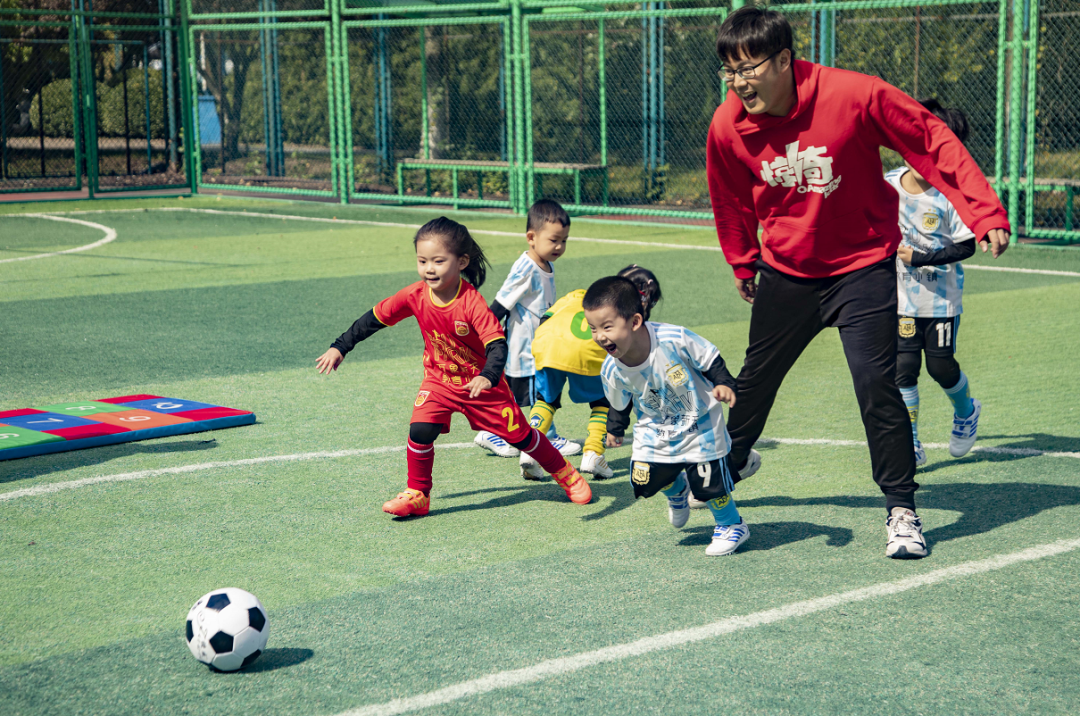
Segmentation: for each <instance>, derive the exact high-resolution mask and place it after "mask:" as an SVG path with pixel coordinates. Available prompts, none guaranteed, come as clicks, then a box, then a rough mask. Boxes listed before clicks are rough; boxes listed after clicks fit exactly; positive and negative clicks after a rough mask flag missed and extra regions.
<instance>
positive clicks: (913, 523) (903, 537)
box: [885, 507, 927, 559]
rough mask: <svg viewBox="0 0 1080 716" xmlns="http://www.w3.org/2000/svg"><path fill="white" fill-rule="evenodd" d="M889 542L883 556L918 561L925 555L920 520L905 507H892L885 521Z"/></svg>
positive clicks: (924, 542) (924, 541) (924, 543)
mask: <svg viewBox="0 0 1080 716" xmlns="http://www.w3.org/2000/svg"><path fill="white" fill-rule="evenodd" d="M885 531H886V532H887V533H888V535H889V541H888V542H887V543H886V545H885V556H886V557H892V558H893V559H918V558H920V557H925V556H926V555H927V551H926V540H924V539H923V536H922V520H920V519H919V516H918V515H916V514H915V513H914V512H912V511H911V510H909V509H907V508H906V507H894V508H893V509H892V514H891V515H889V519H887V520H885Z"/></svg>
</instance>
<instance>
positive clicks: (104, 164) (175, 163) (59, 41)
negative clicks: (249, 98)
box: [0, 0, 190, 196]
mask: <svg viewBox="0 0 1080 716" xmlns="http://www.w3.org/2000/svg"><path fill="white" fill-rule="evenodd" d="M42 4H43V5H46V4H47V3H42ZM25 5H30V6H25ZM25 5H24V6H23V7H19V8H17V9H15V8H8V7H0V194H2V193H28V192H34V193H37V192H43V191H44V192H49V191H72V190H76V191H77V190H82V189H84V188H85V189H86V190H87V191H88V194H89V195H90V196H94V194H95V193H106V192H117V191H130V190H148V189H165V188H176V189H182V188H186V187H188V186H189V180H188V173H187V169H186V165H187V163H188V162H189V161H190V156H189V155H190V152H185V151H184V143H183V137H184V136H187V135H185V118H186V116H187V113H185V112H184V111H183V108H184V107H188V106H190V104H189V103H187V102H185V101H184V97H183V96H182V94H183V87H184V84H185V83H183V82H181V81H180V72H179V68H180V57H181V55H182V53H183V51H184V48H183V46H182V43H179V42H178V37H177V34H178V33H177V30H178V27H177V24H176V23H177V19H176V15H175V12H174V9H173V7H172V5H171V2H165V1H161V2H159V1H157V0H152V1H151V2H129V3H126V4H123V5H122V6H118V7H111V5H113V4H112V3H100V4H99V5H101V9H100V10H98V11H95V10H92V9H87V8H86V3H77V2H72V3H71V6H70V7H69V8H64V9H60V10H58V9H48V8H46V7H34V6H33V5H32V4H29V3H28V4H25ZM61 7H63V6H61Z"/></svg>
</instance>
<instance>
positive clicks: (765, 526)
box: [679, 522, 855, 552]
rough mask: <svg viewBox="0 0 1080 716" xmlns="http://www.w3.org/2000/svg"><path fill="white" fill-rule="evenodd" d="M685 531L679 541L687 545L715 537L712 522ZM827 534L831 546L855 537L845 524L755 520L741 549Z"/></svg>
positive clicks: (782, 543)
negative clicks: (842, 525)
mask: <svg viewBox="0 0 1080 716" xmlns="http://www.w3.org/2000/svg"><path fill="white" fill-rule="evenodd" d="M683 534H684V535H685V536H684V537H683V538H682V540H680V541H679V544H680V545H685V546H697V545H700V546H705V545H707V544H709V542H711V541H712V534H713V525H702V526H701V527H693V528H691V529H688V530H684V532H683ZM820 535H825V536H826V537H827V539H826V540H825V544H826V545H827V546H829V547H846V546H847V545H848V544H850V543H851V540H853V539H854V538H855V535H854V533H853V532H852V531H851V530H849V529H847V528H846V527H826V526H825V525H815V524H813V523H812V522H754V523H752V524H751V525H750V539H748V540H747V541H746V544H745V545H744V546H742V547H740V548H739V551H740V552H753V551H755V550H767V549H774V548H776V547H781V546H783V545H785V544H792V543H793V542H802V541H803V540H807V539H813V538H814V537H818V536H820Z"/></svg>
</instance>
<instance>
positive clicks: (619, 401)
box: [582, 266, 750, 556]
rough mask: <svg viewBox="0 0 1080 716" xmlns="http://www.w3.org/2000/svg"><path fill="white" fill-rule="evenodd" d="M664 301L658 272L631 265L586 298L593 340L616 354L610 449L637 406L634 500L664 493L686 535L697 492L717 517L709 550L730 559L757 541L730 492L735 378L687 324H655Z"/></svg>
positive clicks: (607, 380) (607, 372)
mask: <svg viewBox="0 0 1080 716" xmlns="http://www.w3.org/2000/svg"><path fill="white" fill-rule="evenodd" d="M660 296H661V293H660V285H659V283H658V282H657V280H656V277H655V276H654V275H653V274H652V272H650V271H648V270H647V269H642V268H640V267H638V266H630V267H627V268H626V269H624V270H623V271H622V272H621V273H620V275H619V276H610V277H607V278H602V279H600V280H599V281H597V282H595V283H594V284H593V285H592V286H590V287H589V290H588V291H587V292H586V293H585V298H584V299H583V301H582V307H583V308H584V310H585V320H586V321H587V322H588V324H589V328H590V330H591V331H592V335H593V340H594V341H596V343H597V344H598V345H599V346H600V347H601V348H603V349H604V350H605V351H607V354H608V355H607V357H606V358H605V359H604V364H603V366H602V367H601V369H600V377H601V380H602V381H603V384H604V393H605V395H606V397H607V399H608V401H609V402H610V403H611V411H610V412H609V413H608V436H607V445H608V447H617V446H619V445H621V444H622V435H623V433H624V431H625V429H626V426H627V425H628V423H629V412H630V409H631V407H633V408H634V409H635V410H636V412H637V423H636V424H635V425H634V449H633V455H632V469H631V475H630V479H631V482H632V483H633V486H634V497H652V496H653V495H655V494H656V493H657V492H663V493H664V495H665V496H666V497H667V498H668V517H669V519H670V521H671V524H672V525H674V526H675V527H676V528H679V527H682V526H683V525H685V524H686V521H687V519H688V517H689V514H690V505H689V497H690V495H691V494H693V495H694V497H695V498H697V499H698V500H701V501H703V502H706V503H707V504H708V506H709V509H710V510H711V511H712V514H713V516H714V517H715V519H716V528H715V530H714V532H713V539H712V542H711V544H709V546H708V547H707V548H706V550H705V553H706V554H708V555H713V556H715V555H725V554H731V553H732V552H734V551H735V550H736V549H738V548H739V546H740V545H741V544H742V543H743V542H745V541H746V539H747V538H748V537H749V536H750V529H749V528H748V527H747V526H746V523H745V522H744V521H743V519H742V517H741V516H740V515H739V510H738V508H737V507H736V506H735V501H734V500H733V499H732V498H731V494H730V492H731V488H732V486H733V484H734V481H733V471H732V468H731V466H730V465H729V464H728V462H729V461H728V460H727V454H728V452H729V450H730V449H731V439H730V438H729V437H728V432H727V428H726V427H725V425H724V416H723V413H722V411H721V407H720V403H721V402H724V403H728V404H734V403H735V390H734V388H735V379H734V378H733V377H732V376H731V374H730V373H728V370H727V367H726V366H725V365H724V359H723V358H721V357H720V352H719V351H718V350H717V349H716V346H714V345H713V344H711V343H709V342H708V341H707V340H705V339H704V338H702V337H701V336H698V335H696V334H695V333H692V332H691V331H688V330H686V329H685V328H682V327H681V326H674V325H671V324H668V323H653V322H650V321H648V318H649V313H650V311H651V309H652V307H653V306H654V305H655V304H656V302H657V301H658V300H659V299H660ZM734 479H735V480H737V479H738V478H737V477H735V478H734Z"/></svg>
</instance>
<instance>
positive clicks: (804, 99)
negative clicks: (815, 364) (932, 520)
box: [706, 7, 1009, 558]
mask: <svg viewBox="0 0 1080 716" xmlns="http://www.w3.org/2000/svg"><path fill="white" fill-rule="evenodd" d="M716 51H717V55H718V56H719V58H720V61H721V63H722V65H723V68H722V69H721V70H720V75H721V77H722V78H723V79H724V80H725V81H726V82H727V84H728V87H729V88H730V89H731V90H732V91H731V92H729V93H728V96H727V99H726V100H725V101H724V103H723V104H722V105H720V107H719V108H717V110H716V114H715V115H714V116H713V121H712V126H711V127H710V128H709V138H708V146H707V148H706V155H707V162H708V165H707V173H708V179H709V195H710V198H711V200H712V206H713V214H714V216H715V218H716V231H717V234H718V235H719V238H720V246H721V247H722V248H723V250H724V257H725V258H726V259H727V262H728V263H729V264H731V266H732V267H733V269H734V271H735V287H736V289H737V290H738V291H739V294H740V295H741V296H742V297H743V298H744V299H745V300H746V301H748V302H750V303H752V304H753V310H752V312H751V318H750V344H749V347H748V348H747V350H746V361H745V363H744V365H743V369H742V371H741V372H740V374H739V377H738V387H737V395H738V402H737V403H736V404H735V407H733V408H732V409H731V414H730V417H729V418H728V431H729V432H730V433H731V439H732V449H731V461H732V464H733V465H736V466H739V471H740V473H741V477H743V478H745V477H748V476H749V475H750V474H752V473H753V472H755V471H756V470H757V467H758V466H759V465H760V456H759V455H758V454H757V453H756V451H754V450H752V449H751V448H752V447H753V445H754V442H755V441H757V439H758V437H760V436H761V432H762V430H763V429H764V428H765V421H766V419H767V418H768V416H769V410H770V409H771V408H772V405H773V401H774V400H775V399H776V393H777V391H778V390H779V388H780V384H781V383H782V382H783V379H784V376H785V375H787V372H788V371H789V370H790V369H791V367H792V365H794V363H795V361H796V360H797V359H798V357H799V355H800V354H801V353H802V351H803V349H805V348H806V346H807V345H808V344H809V343H810V341H811V340H813V338H814V336H816V335H817V334H818V333H820V332H821V331H822V330H823V329H824V328H826V327H830V326H832V327H836V328H838V329H839V331H840V339H841V341H842V342H843V345H844V353H845V355H846V356H847V362H848V368H849V369H850V371H851V377H852V380H853V382H854V385H855V395H856V397H857V398H858V401H859V408H860V411H861V413H862V419H863V425H864V426H865V428H866V437H867V441H868V443H869V446H870V460H871V465H872V469H873V476H874V481H875V482H876V483H877V484H878V486H879V487H880V488H881V491H882V492H883V493H884V494H885V509H886V511H887V513H888V518H887V522H886V525H887V546H886V551H885V552H886V555H887V556H889V557H894V558H912V557H915V558H917V557H924V556H926V554H927V550H926V543H925V540H924V539H923V537H922V523H921V521H920V520H919V518H918V516H917V515H916V513H915V491H916V490H918V489H919V485H918V483H917V482H915V457H914V449H913V443H912V437H911V421H910V420H909V419H908V414H907V409H906V408H905V406H904V401H903V400H902V399H901V397H900V391H899V389H898V388H897V386H896V340H897V334H896V307H897V298H896V264H895V261H896V248H897V246H898V245H899V244H900V230H899V227H898V224H897V217H898V199H897V194H896V192H895V191H894V190H893V189H892V188H891V187H890V186H889V184H888V183H887V182H886V181H885V179H884V176H883V172H882V167H881V159H880V154H879V147H887V148H889V149H893V150H895V151H897V152H899V153H900V155H901V156H902V157H903V158H904V159H905V160H907V161H908V163H909V164H910V165H911V166H913V167H915V169H916V170H917V171H918V172H919V173H920V174H921V175H922V176H924V177H926V179H927V181H929V182H930V183H931V184H933V185H934V187H935V188H937V189H939V190H940V191H941V192H942V193H943V194H945V196H946V197H947V198H948V199H949V201H950V202H951V203H952V205H953V206H954V207H956V210H957V212H958V213H959V214H960V217H961V218H962V219H963V220H964V223H965V224H967V226H969V227H970V228H971V229H972V231H974V232H975V235H976V236H977V237H979V239H980V240H981V241H984V242H986V243H984V244H983V251H986V250H987V248H988V247H990V248H991V249H992V250H993V254H994V256H995V257H997V256H999V255H1000V254H1001V253H1002V252H1003V251H1005V249H1006V247H1007V246H1008V242H1009V222H1008V220H1007V218H1006V214H1005V210H1004V209H1003V208H1002V206H1001V203H1000V202H999V201H998V199H997V196H996V195H995V194H994V192H993V190H991V188H990V186H989V185H988V184H987V183H986V179H985V178H984V177H983V174H982V172H981V171H980V169H979V167H978V165H976V164H975V161H974V160H973V159H972V158H971V155H970V154H968V152H967V150H966V149H965V148H964V145H963V144H961V142H960V140H958V139H957V138H956V136H955V135H954V134H953V133H952V132H951V131H949V129H948V127H946V126H945V124H944V122H942V121H941V120H939V119H937V118H936V117H934V116H933V115H932V114H930V113H929V112H927V111H926V110H925V109H924V108H923V107H922V106H921V105H920V104H919V103H918V102H916V101H915V100H914V99H912V98H911V97H909V96H908V95H906V94H904V93H903V92H901V91H900V90H898V89H897V88H895V87H892V86H891V85H889V84H887V83H885V82H883V81H882V80H881V79H878V78H876V77H869V76H867V75H862V74H858V73H856V72H848V71H845V70H838V69H833V68H829V67H823V66H821V65H816V64H813V63H810V62H804V61H801V60H795V59H794V56H793V51H792V33H791V26H790V25H789V24H788V22H787V20H786V18H784V16H783V15H781V14H780V13H778V12H774V11H770V10H766V9H764V8H760V7H743V8H741V9H739V10H737V11H735V12H733V13H732V14H731V15H729V16H728V18H727V19H726V20H725V21H724V23H723V25H722V26H721V28H720V33H719V35H718V37H717V40H716ZM759 226H760V227H761V230H762V232H761V239H760V241H759V239H758V227H759Z"/></svg>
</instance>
